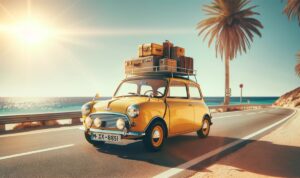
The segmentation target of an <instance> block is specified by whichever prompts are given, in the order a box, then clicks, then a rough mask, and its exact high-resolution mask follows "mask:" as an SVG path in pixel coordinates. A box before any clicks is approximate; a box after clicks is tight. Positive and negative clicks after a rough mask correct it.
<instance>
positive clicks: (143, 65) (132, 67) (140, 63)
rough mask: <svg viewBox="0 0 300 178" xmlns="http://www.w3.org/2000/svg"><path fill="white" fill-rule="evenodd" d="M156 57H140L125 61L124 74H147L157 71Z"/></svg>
mask: <svg viewBox="0 0 300 178" xmlns="http://www.w3.org/2000/svg"><path fill="white" fill-rule="evenodd" d="M160 59H161V57H158V56H147V57H140V58H137V59H131V60H127V61H125V74H134V73H147V72H153V71H156V70H159V60H160Z"/></svg>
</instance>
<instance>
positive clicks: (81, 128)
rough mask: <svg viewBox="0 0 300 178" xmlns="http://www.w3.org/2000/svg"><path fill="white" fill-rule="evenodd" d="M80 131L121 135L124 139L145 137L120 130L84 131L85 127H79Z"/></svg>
mask: <svg viewBox="0 0 300 178" xmlns="http://www.w3.org/2000/svg"><path fill="white" fill-rule="evenodd" d="M79 129H80V130H83V131H85V132H86V131H89V132H93V133H108V134H117V135H122V136H124V137H127V136H130V137H142V136H144V135H145V133H144V132H124V131H121V130H101V129H93V128H90V129H85V127H83V126H81V127H80V128H79Z"/></svg>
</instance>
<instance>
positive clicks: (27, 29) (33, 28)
mask: <svg viewBox="0 0 300 178" xmlns="http://www.w3.org/2000/svg"><path fill="white" fill-rule="evenodd" d="M13 32H14V33H15V35H16V37H17V38H18V39H20V40H21V41H22V42H25V43H27V44H37V43H41V42H43V41H45V40H47V39H49V38H50V37H51V35H52V34H51V30H50V28H49V27H47V26H46V25H44V24H42V23H40V22H38V21H34V20H26V21H24V22H20V23H17V24H16V25H15V26H14V28H13Z"/></svg>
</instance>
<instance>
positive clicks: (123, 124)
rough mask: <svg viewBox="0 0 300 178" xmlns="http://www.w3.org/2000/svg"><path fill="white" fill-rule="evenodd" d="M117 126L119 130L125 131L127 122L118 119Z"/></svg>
mask: <svg viewBox="0 0 300 178" xmlns="http://www.w3.org/2000/svg"><path fill="white" fill-rule="evenodd" d="M116 126H117V128H118V129H120V130H123V129H124V128H125V121H124V120H123V119H121V118H120V119H118V120H117V123H116Z"/></svg>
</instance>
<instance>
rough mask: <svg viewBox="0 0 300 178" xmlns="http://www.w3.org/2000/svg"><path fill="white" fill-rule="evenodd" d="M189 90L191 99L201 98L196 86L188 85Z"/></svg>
mask: <svg viewBox="0 0 300 178" xmlns="http://www.w3.org/2000/svg"><path fill="white" fill-rule="evenodd" d="M189 92H190V98H191V99H198V100H200V99H201V98H202V97H201V94H200V90H199V88H198V87H196V86H193V85H190V86H189Z"/></svg>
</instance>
